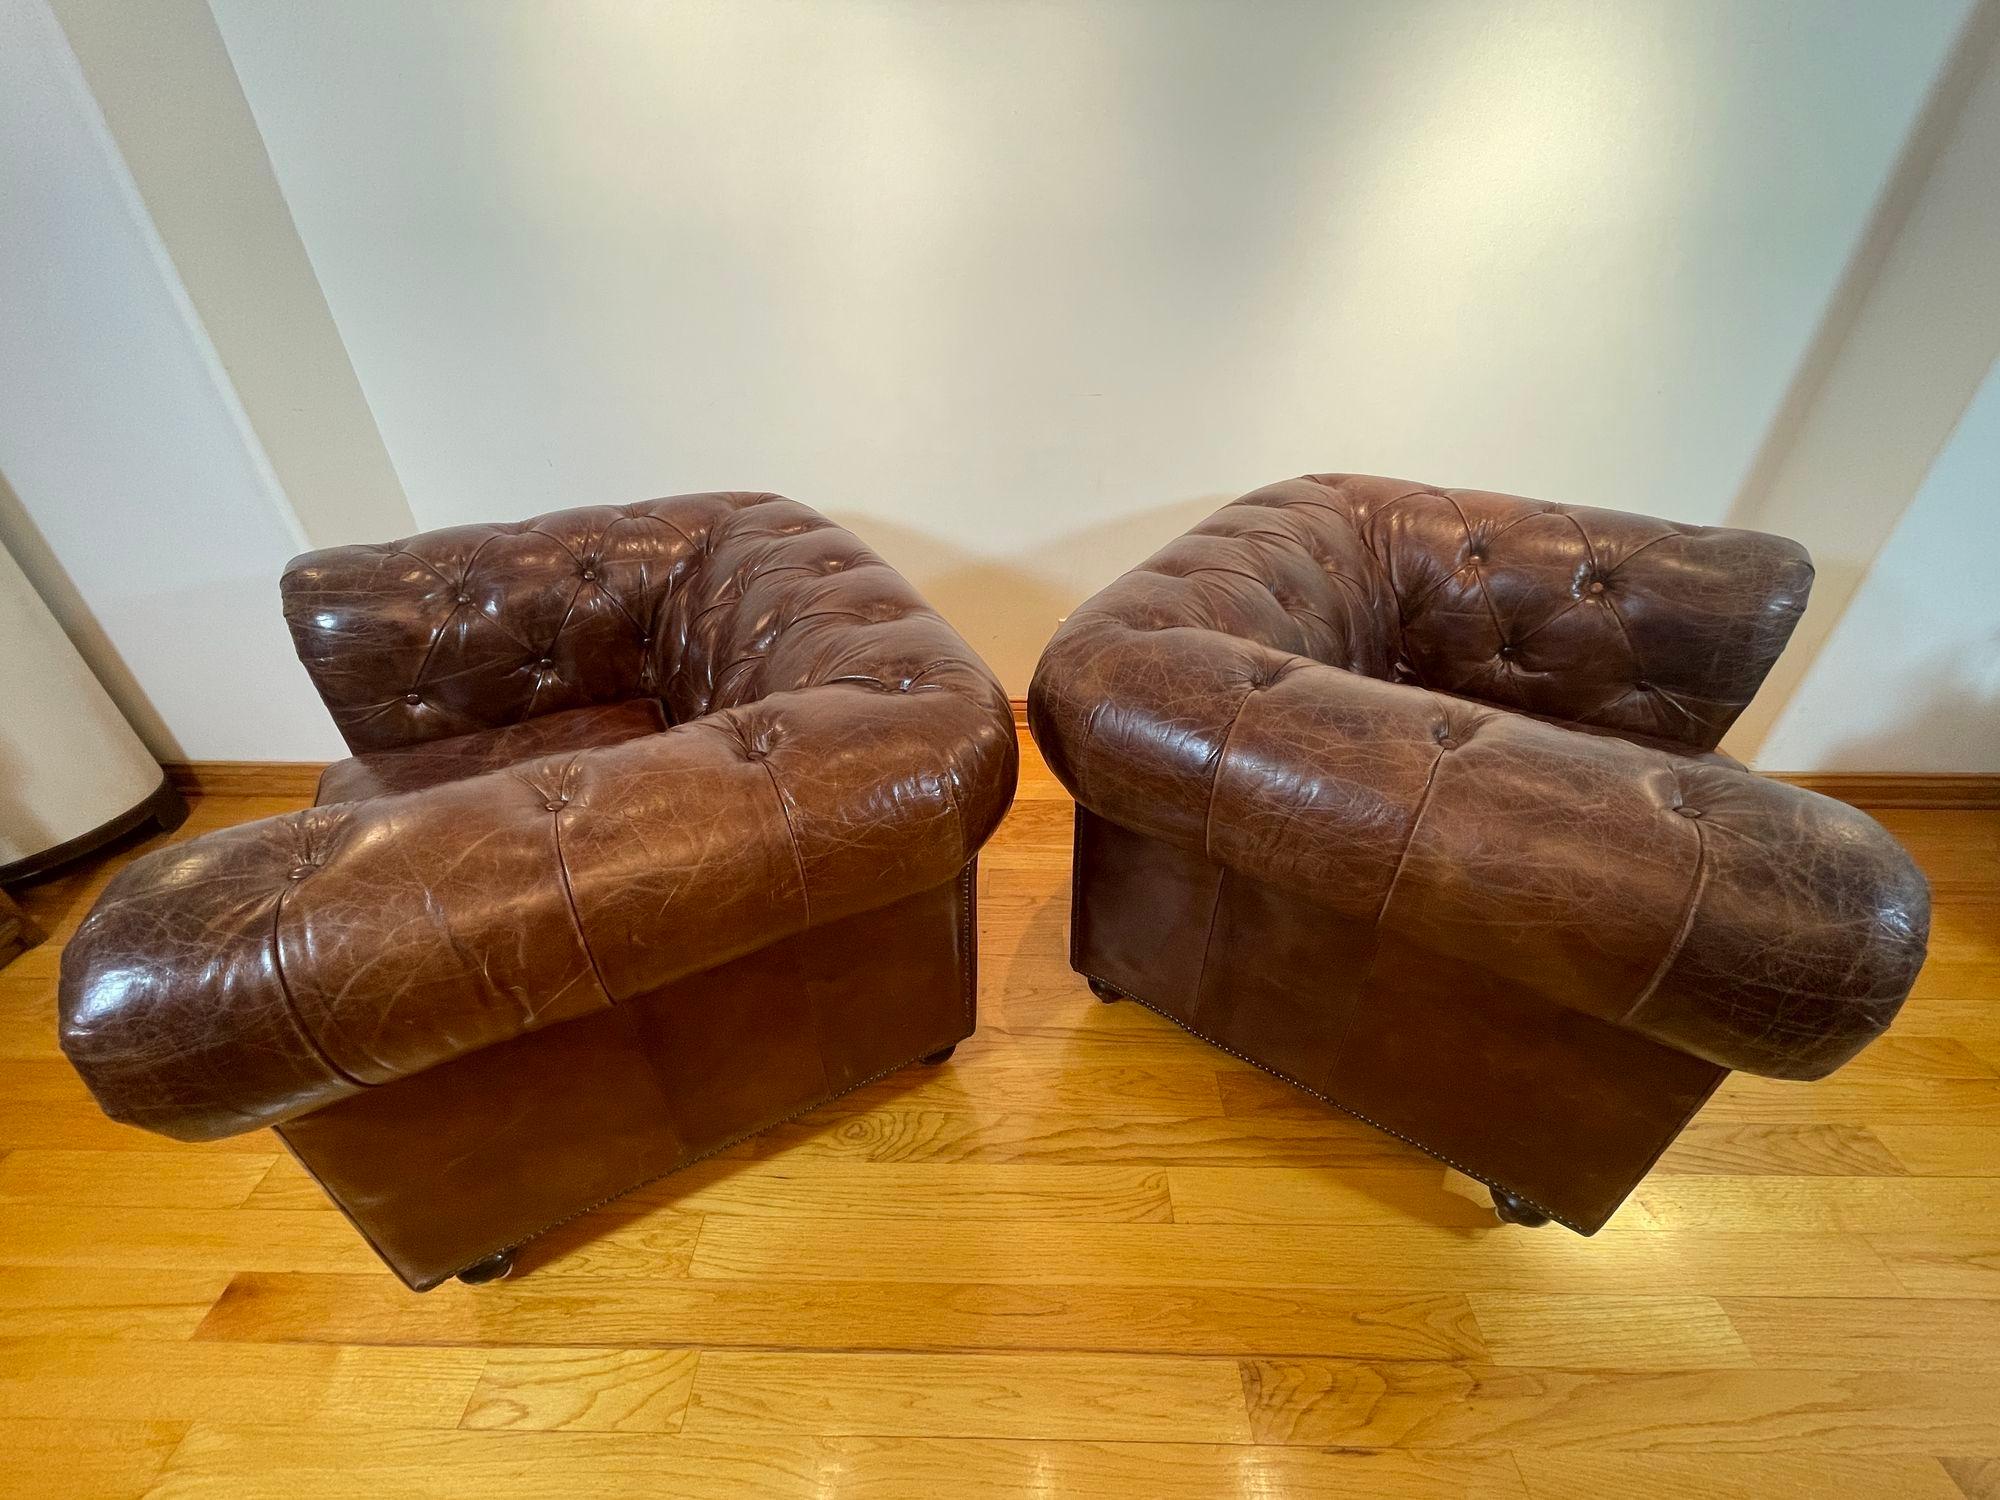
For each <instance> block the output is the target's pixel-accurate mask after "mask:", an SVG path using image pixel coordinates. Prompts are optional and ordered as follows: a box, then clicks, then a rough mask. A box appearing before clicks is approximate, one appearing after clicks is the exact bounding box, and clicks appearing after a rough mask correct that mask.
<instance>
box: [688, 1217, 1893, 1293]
mask: <svg viewBox="0 0 2000 1500" xmlns="http://www.w3.org/2000/svg"><path fill="white" fill-rule="evenodd" d="M894 1232H895V1231H894V1228H893V1226H892V1225H890V1224H887V1223H870V1222H868V1221H865V1220H846V1221H831V1222H824V1223H805V1222H796V1223H793V1224H791V1225H790V1226H789V1227H786V1228H783V1229H777V1228H775V1227H774V1226H768V1225H765V1224H762V1223H759V1222H757V1221H752V1220H745V1219H726V1218H715V1219H711V1220H709V1221H708V1222H707V1223H706V1224H705V1225H704V1227H703V1231H702V1236H701V1240H700V1243H699V1244H698V1245H697V1246H696V1248H695V1255H694V1261H693V1265H692V1268H691V1274H692V1275H694V1276H697V1277H701V1276H709V1277H723V1278H731V1279H737V1280H757V1279H761V1278H766V1277H776V1278H779V1279H785V1280H829V1281H854V1280H866V1279H867V1278H868V1277H869V1276H871V1275H874V1274H877V1273H878V1272H879V1270H880V1268H881V1266H882V1247H883V1245H884V1244H886V1243H889V1242H890V1240H891V1237H892V1236H893V1235H894ZM969 1270H970V1271H975V1272H977V1274H979V1275H980V1276H981V1277H983V1278H985V1279H989V1280H1004V1281H1015V1282H1022V1283H1027V1284H1030V1285H1061V1284H1064V1283H1078V1282H1081V1283H1089V1282H1099V1283H1103V1282H1112V1283H1132V1284H1143V1283H1149V1282H1151V1283H1166V1284H1174V1285H1187V1286H1202V1285H1208V1286H1214V1285H1222V1286H1269V1287H1276V1286H1323V1287H1336V1286H1345V1287H1355V1288H1361V1289H1367V1290H1377V1291H1379V1290H1389V1289H1394V1290H1399V1291H1454V1290H1455V1291H1465V1292H1472V1291H1542V1292H1546V1291H1559V1290H1571V1291H1577V1292H1590V1293H1603V1294H1609V1295H1624V1294H1627V1293H1629V1292H1630V1291H1631V1289H1632V1288H1633V1287H1634V1286H1668V1287H1673V1288H1675V1289H1677V1290H1680V1291H1685V1292H1688V1293H1692V1294H1697V1295H1719V1294H1721V1293H1724V1292H1734V1293H1737V1294H1739V1295H1757V1294H1760V1293H1761V1294H1766V1295H1778V1294H1782V1293H1784V1292H1787V1291H1791V1290H1794V1289H1796V1288H1797V1287H1798V1286H1799V1285H1800V1283H1801V1280H1802V1279H1809V1283H1810V1284H1811V1285H1813V1286H1815V1287H1818V1288H1821V1289H1823V1290H1825V1291H1826V1292H1827V1293H1828V1294H1829V1295H1846V1296H1889V1295H1894V1294H1895V1293H1896V1292H1897V1291H1898V1290H1900V1288H1899V1285H1898V1282H1897V1280H1896V1278H1895V1277H1894V1276H1893V1275H1891V1273H1890V1271H1889V1268H1888V1266H1887V1265H1886V1264H1885V1263H1884V1261H1883V1260H1882V1258H1881V1256H1880V1255H1878V1254H1877V1253H1876V1252H1875V1251H1874V1250H1873V1249H1872V1248H1871V1247H1870V1246H1869V1245H1868V1243H1867V1242H1866V1241H1864V1240H1863V1239H1861V1238H1860V1237H1858V1236H1851V1235H1787V1236H1784V1237H1782V1238H1781V1239H1777V1240H1774V1239H1773V1238H1772V1237H1770V1236H1767V1235H1761V1234H1728V1233H1708V1232H1682V1233H1672V1234H1667V1233H1652V1232H1646V1231H1643V1230H1635V1231H1632V1232H1629V1233H1628V1232H1620V1231H1616V1230H1606V1231H1604V1232H1603V1233H1601V1234H1599V1235H1597V1236H1596V1237H1595V1238H1592V1239H1588V1240H1586V1239H1582V1238H1580V1237H1578V1236H1575V1235H1565V1234H1547V1235H1543V1234H1532V1235H1522V1234H1515V1233H1512V1232H1510V1230H1509V1229H1507V1228H1505V1227H1501V1226H1497V1225H1496V1226H1495V1227H1493V1228H1491V1229H1487V1230H1481V1231H1462V1230H1451V1229H1439V1228H1433V1227H1430V1226H1427V1225H1414V1224H1400V1225H1356V1226H1353V1227H1351V1228H1349V1229H1347V1230H1345V1231H1343V1232H1342V1233H1341V1234H1339V1235H1330V1234H1328V1233H1327V1232H1326V1230H1325V1229H1324V1228H1321V1227H1316V1226H1312V1225H1290V1226H1286V1225H1234V1224H1020V1225H1016V1226H1014V1227H1013V1228H1012V1230H1011V1232H1010V1233H1009V1234H1008V1235H1007V1236H1006V1237H1004V1238H996V1237H995V1236H993V1235H991V1234H989V1233H986V1232H985V1231H983V1230H982V1229H980V1227H979V1226H977V1225H953V1224H939V1225H937V1226H935V1227H934V1228H931V1229H929V1230H927V1231H926V1233H925V1234H924V1235H923V1236H921V1237H911V1238H906V1239H905V1240H904V1241H902V1242H901V1243H899V1244H898V1247H897V1255H896V1262H895V1273H896V1275H897V1276H898V1277H899V1278H900V1279H902V1280H906V1281H952V1280H959V1279H962V1278H963V1277H964V1276H965V1275H966V1274H967V1272H968V1271H969Z"/></svg>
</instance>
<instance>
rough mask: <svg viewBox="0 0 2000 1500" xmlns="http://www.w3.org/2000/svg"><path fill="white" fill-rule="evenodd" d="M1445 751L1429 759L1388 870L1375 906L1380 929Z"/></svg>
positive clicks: (1429, 799)
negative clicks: (1400, 845) (1399, 850)
mask: <svg viewBox="0 0 2000 1500" xmlns="http://www.w3.org/2000/svg"><path fill="white" fill-rule="evenodd" d="M1445 754H1446V752H1445V751H1443V750H1442V749H1440V750H1439V751H1438V753H1437V757H1436V758H1435V759H1434V760H1432V761H1431V769H1430V774H1429V775H1427V776H1425V777H1424V790H1423V795H1422V796H1420V797H1418V798H1417V810H1416V812H1415V813H1414V814H1413V815H1412V816H1411V818H1410V831H1409V832H1408V833H1406V834H1405V835H1403V852H1402V853H1401V854H1398V855H1397V856H1396V868H1395V869H1393V870H1391V871H1390V872H1389V884H1388V886H1387V887H1386V888H1385V889H1384V890H1383V892H1382V904H1381V905H1380V906H1378V907H1376V908H1375V927H1376V928H1377V930H1380V928H1381V926H1382V918H1383V917H1385V916H1387V915H1388V913H1389V902H1390V901H1391V900H1392V899H1393V898H1394V896H1395V894H1396V882H1397V881H1399V880H1401V879H1402V878H1403V866H1404V865H1405V864H1407V863H1408V862H1409V858H1410V850H1411V848H1412V847H1413V846H1414V845H1415V844H1416V842H1417V828H1418V826H1419V825H1420V824H1422V822H1423V821H1424V814H1425V813H1426V812H1428V811H1429V810H1430V805H1431V793H1432V791H1433V790H1435V789H1436V787H1437V778H1438V768H1439V767H1440V766H1442V765H1443V764H1444V758H1445Z"/></svg>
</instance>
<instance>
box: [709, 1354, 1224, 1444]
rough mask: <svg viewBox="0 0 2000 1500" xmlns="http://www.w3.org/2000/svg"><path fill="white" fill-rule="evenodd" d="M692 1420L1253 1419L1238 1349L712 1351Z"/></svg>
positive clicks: (941, 1428) (1100, 1424) (815, 1424)
mask: <svg viewBox="0 0 2000 1500" xmlns="http://www.w3.org/2000/svg"><path fill="white" fill-rule="evenodd" d="M686 1430H687V1431H688V1432H689V1433H690V1434H693V1435H699V1436H702V1437H719V1436H721V1435H723V1434H728V1433H740V1434H763V1433H783V1432H807V1433H812V1434H815V1435H819V1436H827V1437H951V1438H980V1437H985V1438H1035V1437H1040V1438H1053V1439H1056V1440H1059V1441H1061V1440H1068V1441H1081V1442H1176V1441H1186V1442H1197V1443H1241V1442H1248V1441H1249V1439H1250V1419H1249V1416H1248V1414H1247V1413H1246V1412H1245V1410H1244V1404H1243V1385H1242V1379H1241V1376H1240V1374H1239V1372H1238V1368H1237V1362H1236V1361H1235V1360H1231V1359H1196V1358H1191V1357H1185V1356H1183V1357H1155V1356H1147V1355H1136V1354H1132V1355H1112V1354H935V1355H929V1356H926V1357H922V1358H919V1357H916V1356H912V1355H903V1354H792V1353H762V1352H754V1351H748V1350H711V1351H709V1352H707V1353H704V1354H703V1355H702V1357H701V1367H700V1369H699V1370H697V1371H696V1373H695V1381H694V1396H693V1398H692V1399H691V1400H690V1401H689V1403H688V1416H687V1427H686Z"/></svg>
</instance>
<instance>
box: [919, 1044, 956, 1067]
mask: <svg viewBox="0 0 2000 1500" xmlns="http://www.w3.org/2000/svg"><path fill="white" fill-rule="evenodd" d="M957 1050H958V1043H957V1042H953V1043H952V1044H951V1045H950V1046H949V1047H940V1048H939V1049H938V1050H937V1051H935V1052H926V1053H925V1054H924V1055H923V1056H922V1057H920V1058H918V1059H917V1061H918V1062H920V1063H922V1064H923V1065H924V1066H925V1067H927V1068H935V1067H936V1066H937V1065H938V1064H939V1063H941V1062H943V1061H945V1060H946V1059H947V1058H949V1057H950V1056H951V1055H952V1053H954V1052H956V1051H957Z"/></svg>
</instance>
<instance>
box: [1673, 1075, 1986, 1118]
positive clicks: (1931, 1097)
mask: <svg viewBox="0 0 2000 1500" xmlns="http://www.w3.org/2000/svg"><path fill="white" fill-rule="evenodd" d="M1703 1113H1704V1114H1705V1115H1706V1116H1707V1117H1708V1118H1709V1119H1710V1120H1714V1121H1723V1120H1746V1121H1756V1122H1759V1123H1766V1124H1782V1123H1789V1122H1796V1123H1801V1124H1810V1123H1814V1122H1818V1121H1825V1122H1828V1123H1833V1124H1849V1125H1865V1124H1872V1125H1878V1126H1879V1125H1882V1124H1905V1125H1974V1124H1977V1125H2000V1078H1915V1077H1907V1076H1896V1075H1892V1076H1888V1077H1876V1078H1869V1077H1861V1078H1850V1077H1849V1076H1848V1075H1847V1074H1845V1073H1835V1074H1834V1075H1832V1076H1831V1077H1829V1078H1820V1079H1816V1080H1814V1081H1813V1082H1811V1083H1794V1082H1791V1081H1789V1080H1786V1079H1781V1078H1753V1077H1751V1076H1750V1075H1749V1074H1747V1073H1732V1074H1730V1075H1729V1077H1728V1078H1726V1079H1725V1080H1723V1084H1722V1087H1721V1088H1719V1089H1717V1090H1716V1091H1715V1097H1714V1098H1713V1099H1711V1100H1709V1102H1708V1105H1707V1106H1706V1108H1705V1109H1704V1110H1703Z"/></svg>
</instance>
